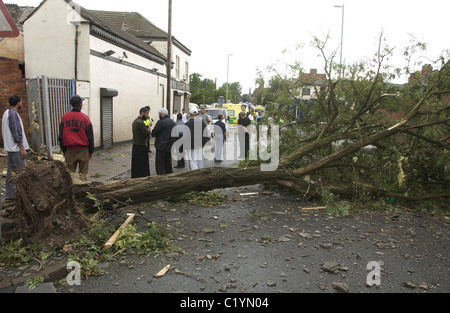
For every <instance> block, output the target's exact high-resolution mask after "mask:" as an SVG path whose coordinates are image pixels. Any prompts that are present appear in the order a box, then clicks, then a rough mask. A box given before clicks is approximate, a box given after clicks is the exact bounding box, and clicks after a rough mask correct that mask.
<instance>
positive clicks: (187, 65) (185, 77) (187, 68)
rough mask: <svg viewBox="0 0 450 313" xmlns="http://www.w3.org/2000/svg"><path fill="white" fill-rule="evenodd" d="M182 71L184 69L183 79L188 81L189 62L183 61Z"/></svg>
mask: <svg viewBox="0 0 450 313" xmlns="http://www.w3.org/2000/svg"><path fill="white" fill-rule="evenodd" d="M184 71H185V74H184V79H185V80H186V81H188V80H189V62H187V61H186V62H184Z"/></svg>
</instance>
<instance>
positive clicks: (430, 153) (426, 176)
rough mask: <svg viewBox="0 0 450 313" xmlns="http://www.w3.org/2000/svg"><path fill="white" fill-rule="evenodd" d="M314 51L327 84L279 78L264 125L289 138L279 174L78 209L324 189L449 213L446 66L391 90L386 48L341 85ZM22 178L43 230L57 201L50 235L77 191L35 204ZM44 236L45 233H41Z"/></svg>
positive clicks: (109, 198) (22, 204) (111, 187)
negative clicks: (265, 188)
mask: <svg viewBox="0 0 450 313" xmlns="http://www.w3.org/2000/svg"><path fill="white" fill-rule="evenodd" d="M381 41H382V40H381V39H380V42H381ZM314 43H315V45H316V47H317V48H318V49H319V51H321V53H322V55H323V57H324V63H325V72H326V77H327V78H326V80H323V81H322V83H321V84H320V85H318V84H316V83H315V82H316V81H317V78H314V77H312V78H311V77H307V76H306V74H303V72H302V70H301V69H299V70H298V72H297V73H296V75H294V78H292V77H283V76H282V75H281V74H280V73H278V72H275V75H274V76H273V78H272V80H271V82H270V87H269V88H267V89H266V95H265V96H266V103H264V104H265V105H266V117H265V119H263V121H262V124H265V125H267V126H269V127H271V126H273V125H274V124H278V125H279V126H280V129H281V132H280V138H279V145H280V162H279V167H278V169H277V170H275V171H272V172H264V171H261V167H260V166H261V164H263V163H264V161H262V160H260V159H258V160H252V161H247V162H242V164H241V166H240V167H239V168H206V169H201V170H198V171H190V172H183V173H179V174H172V175H166V176H157V177H154V176H152V177H147V178H138V179H126V180H121V181H117V182H112V183H105V184H89V185H77V186H74V187H73V188H72V192H73V195H74V199H75V202H76V203H79V204H82V206H83V207H84V208H85V209H90V208H92V207H94V206H95V203H98V202H101V203H109V204H110V205H127V204H138V203H144V202H148V201H152V200H158V199H167V198H168V197H171V196H173V195H180V194H183V193H188V192H192V191H208V190H213V189H218V188H227V187H239V186H245V185H255V184H269V185H278V186H282V187H285V188H289V189H291V190H295V191H296V192H299V193H300V194H301V195H303V196H320V195H321V193H322V192H323V190H324V189H326V190H327V191H329V192H332V193H335V194H338V195H342V196H345V197H351V198H357V197H359V196H361V195H363V194H365V195H371V196H373V197H392V198H396V199H401V200H405V201H424V200H431V199H441V200H443V201H447V203H448V199H449V197H450V194H449V191H448V190H449V170H450V168H449V163H448V160H449V157H448V155H449V150H450V144H449V138H450V137H449V133H448V130H449V129H450V128H449V126H450V125H449V123H450V117H449V110H450V106H449V101H450V97H449V93H450V64H449V62H448V56H447V57H442V58H441V59H440V60H439V61H440V62H441V63H440V67H439V68H438V69H437V70H434V71H433V73H429V75H427V76H423V75H422V76H421V75H417V76H416V78H415V79H412V80H411V81H410V82H409V83H408V84H405V85H402V86H397V85H393V84H391V83H390V82H389V81H390V78H391V77H393V75H394V76H395V75H396V74H393V72H394V73H397V71H396V69H395V70H394V71H393V72H389V71H388V70H387V69H386V68H385V67H384V65H383V61H384V60H385V59H386V58H387V57H388V56H389V55H390V54H391V53H392V50H390V49H388V48H384V49H382V48H381V44H380V49H379V50H378V52H377V54H376V58H375V60H376V62H374V63H373V64H370V63H364V64H363V63H358V64H354V65H352V66H348V67H347V68H343V69H342V72H343V78H342V79H339V80H335V79H333V73H334V71H335V70H336V69H339V66H338V65H336V64H334V62H333V57H334V54H333V55H332V56H331V57H326V56H325V53H324V45H325V43H323V42H320V41H319V40H317V39H316V40H315V42H314ZM438 65H439V64H438ZM307 79H312V81H313V82H311V81H308V80H307ZM305 86H309V87H310V88H314V94H315V95H316V99H314V100H310V101H305V100H303V99H301V98H300V97H299V96H298V95H299V91H301V90H302V88H305ZM299 112H301V113H302V117H303V118H302V119H299ZM369 146H370V147H371V148H370V149H368V147H369ZM50 168H55V169H58V170H61V168H62V167H61V166H60V165H58V166H54V167H50ZM60 176H61V177H65V178H67V175H60ZM18 177H19V178H18V179H17V180H16V184H17V185H18V191H19V193H18V199H19V200H18V201H17V202H16V204H17V206H18V207H19V209H20V210H21V212H25V213H26V214H27V216H28V218H29V219H31V221H33V220H37V219H36V218H35V217H34V215H35V213H33V212H32V211H33V208H39V207H42V203H43V202H39V203H37V202H36V201H38V199H40V198H41V197H44V198H46V197H47V199H52V201H51V202H50V203H48V204H46V205H45V208H46V209H45V211H46V212H47V214H46V217H45V218H44V219H43V221H44V225H48V221H49V220H50V219H51V218H53V217H54V212H58V211H61V210H68V209H69V207H70V206H71V200H70V199H71V196H70V191H69V192H68V193H67V194H64V196H63V197H62V198H61V197H59V195H55V194H54V193H50V191H47V190H45V191H44V192H42V194H41V195H40V196H41V197H30V196H29V195H27V193H26V192H20V191H21V188H22V187H21V184H22V183H23V182H22V181H21V179H20V175H18ZM24 177H26V176H24ZM46 179H49V177H43V180H42V181H35V183H34V186H35V187H36V186H40V185H45V184H47V181H46ZM67 184H69V185H70V186H71V187H72V185H71V183H67ZM46 192H49V194H45V193H46ZM40 201H41V200H40ZM40 220H41V221H42V219H40ZM39 228H40V226H39V224H37V225H34V226H33V229H36V230H37V229H39Z"/></svg>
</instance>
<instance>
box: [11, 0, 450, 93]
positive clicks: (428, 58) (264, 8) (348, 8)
mask: <svg viewBox="0 0 450 313" xmlns="http://www.w3.org/2000/svg"><path fill="white" fill-rule="evenodd" d="M4 2H5V3H16V4H19V5H29V6H38V5H39V4H40V3H41V1H40V0H4ZM75 2H76V3H78V4H79V5H81V6H83V7H85V8H86V9H93V10H110V11H127V12H139V13H140V14H142V15H143V16H145V17H146V18H147V19H148V20H150V21H151V22H152V23H153V24H155V25H156V26H158V27H159V28H161V29H163V30H164V31H168V3H169V1H168V0H146V1H143V0H126V1H123V0H95V1H93V0H75ZM336 5H340V6H342V5H343V6H344V9H343V8H342V7H335V6H336ZM449 11H450V1H448V0H428V1H423V0H421V1H419V0H409V1H404V0H377V1H367V0H314V1H304V0H172V34H173V36H175V37H176V38H177V39H178V40H179V41H180V42H181V43H183V44H184V45H185V46H186V47H188V48H189V49H190V50H191V51H192V55H191V59H190V72H191V73H199V74H201V75H202V77H203V78H209V79H212V80H217V85H218V86H221V85H222V84H224V83H226V82H227V81H228V82H229V83H232V82H239V83H240V84H241V85H242V87H243V90H242V91H243V93H247V92H249V91H250V90H252V91H253V90H254V89H255V87H256V85H255V79H256V78H257V72H258V70H260V71H263V73H265V74H267V73H268V72H267V71H264V70H265V69H266V68H267V67H268V66H271V65H274V64H278V66H279V67H280V71H282V70H283V66H281V65H280V64H283V62H284V63H286V62H287V63H292V62H293V60H294V59H295V60H298V61H300V62H301V64H302V66H303V68H304V70H305V71H306V72H309V70H310V69H317V70H318V71H319V73H323V66H324V65H323V61H322V59H321V58H319V57H317V50H315V49H313V48H312V47H311V45H310V44H311V41H312V38H313V36H316V37H318V38H320V39H324V38H325V36H326V35H327V34H329V36H330V40H329V44H328V46H327V47H328V49H327V53H331V52H333V51H337V53H338V54H337V59H336V61H337V62H339V57H340V54H339V53H340V44H341V31H342V17H343V14H342V13H344V18H343V19H344V30H343V35H344V37H343V45H342V50H343V53H342V58H343V60H344V63H345V64H351V63H353V62H355V61H358V60H361V59H364V58H366V57H371V56H373V55H374V53H375V52H376V50H377V43H378V37H379V35H380V32H381V31H382V30H383V32H384V34H385V36H386V42H387V44H388V45H389V46H390V47H395V50H394V53H395V54H396V55H397V56H398V57H397V58H396V59H395V60H394V61H393V62H395V63H396V64H395V65H396V66H398V67H401V66H403V65H404V62H403V58H400V56H401V54H402V50H403V48H404V47H405V46H406V45H407V44H408V42H409V40H410V36H409V34H413V35H414V37H415V38H416V39H417V40H419V41H421V42H425V43H427V51H426V53H425V54H424V55H423V56H422V59H421V61H422V62H424V63H427V64H431V63H432V61H435V60H437V59H438V57H439V55H440V54H441V53H442V52H443V51H444V50H447V49H450V36H449V35H448V34H447V31H448V26H449V25H450V23H449V22H448V12H449ZM299 45H301V46H302V47H303V48H302V49H301V50H299V49H296V47H298V46H299ZM283 51H286V53H283ZM228 61H229V62H228ZM397 63H398V64H397ZM418 70H420V68H418Z"/></svg>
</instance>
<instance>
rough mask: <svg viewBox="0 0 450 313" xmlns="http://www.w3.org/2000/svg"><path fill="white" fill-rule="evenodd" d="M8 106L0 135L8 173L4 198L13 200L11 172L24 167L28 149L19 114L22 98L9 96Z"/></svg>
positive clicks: (14, 193) (13, 187) (14, 192)
mask: <svg viewBox="0 0 450 313" xmlns="http://www.w3.org/2000/svg"><path fill="white" fill-rule="evenodd" d="M9 105H10V107H9V108H8V109H7V110H6V111H5V113H4V114H3V120H2V135H3V145H4V150H5V151H6V152H7V154H8V173H7V175H6V190H5V200H13V199H14V198H15V197H16V190H15V186H14V185H13V184H11V183H10V180H11V176H12V172H13V171H17V170H20V169H22V168H24V167H25V166H26V165H27V163H26V158H27V152H26V150H29V149H30V147H29V145H28V141H27V137H26V136H25V131H24V128H23V122H22V119H21V117H20V115H19V111H20V109H21V108H22V99H20V97H19V96H16V95H14V96H12V97H10V98H9Z"/></svg>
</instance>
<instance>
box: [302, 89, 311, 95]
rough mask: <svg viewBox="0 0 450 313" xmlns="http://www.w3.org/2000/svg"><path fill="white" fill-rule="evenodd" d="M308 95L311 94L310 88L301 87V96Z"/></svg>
mask: <svg viewBox="0 0 450 313" xmlns="http://www.w3.org/2000/svg"><path fill="white" fill-rule="evenodd" d="M310 95H311V88H303V89H302V96H310Z"/></svg>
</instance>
